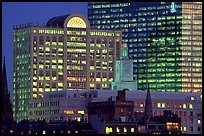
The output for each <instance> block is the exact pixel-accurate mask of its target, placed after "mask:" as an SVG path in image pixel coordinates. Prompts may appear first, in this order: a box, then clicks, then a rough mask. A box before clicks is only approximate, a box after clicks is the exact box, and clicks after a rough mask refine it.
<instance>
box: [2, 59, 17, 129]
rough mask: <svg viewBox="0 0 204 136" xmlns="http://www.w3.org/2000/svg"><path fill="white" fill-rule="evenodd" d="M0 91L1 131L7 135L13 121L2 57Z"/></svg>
mask: <svg viewBox="0 0 204 136" xmlns="http://www.w3.org/2000/svg"><path fill="white" fill-rule="evenodd" d="M1 91H2V92H1V98H2V109H1V110H2V129H3V133H9V131H10V130H11V129H13V125H14V121H13V112H12V104H11V103H10V96H9V93H8V83H7V76H6V63H5V57H4V64H3V73H2V90H1Z"/></svg>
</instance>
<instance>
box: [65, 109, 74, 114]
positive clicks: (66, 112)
mask: <svg viewBox="0 0 204 136" xmlns="http://www.w3.org/2000/svg"><path fill="white" fill-rule="evenodd" d="M64 114H74V111H73V110H64Z"/></svg>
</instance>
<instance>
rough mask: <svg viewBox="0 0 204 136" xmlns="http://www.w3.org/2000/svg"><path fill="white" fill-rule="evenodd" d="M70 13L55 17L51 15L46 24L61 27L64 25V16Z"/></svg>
mask: <svg viewBox="0 0 204 136" xmlns="http://www.w3.org/2000/svg"><path fill="white" fill-rule="evenodd" d="M69 15H70V14H68V15H63V16H56V17H53V18H51V19H50V20H49V21H48V22H47V24H46V26H58V27H63V26H64V21H65V20H66V18H67V17H68V16H69Z"/></svg>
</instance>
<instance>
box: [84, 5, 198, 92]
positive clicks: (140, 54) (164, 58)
mask: <svg viewBox="0 0 204 136" xmlns="http://www.w3.org/2000/svg"><path fill="white" fill-rule="evenodd" d="M88 18H89V20H90V24H91V25H92V26H93V27H94V28H98V29H116V30H117V29H119V30H122V40H123V43H127V45H128V56H129V58H130V59H132V60H133V61H134V67H133V70H134V71H133V75H134V79H136V80H137V88H138V90H147V82H148V83H149V87H150V89H151V91H164V92H202V2H89V3H88Z"/></svg>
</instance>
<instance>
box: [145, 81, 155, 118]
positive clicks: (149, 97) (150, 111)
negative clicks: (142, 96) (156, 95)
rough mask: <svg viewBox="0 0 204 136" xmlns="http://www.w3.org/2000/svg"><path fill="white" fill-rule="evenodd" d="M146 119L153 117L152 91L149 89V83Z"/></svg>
mask: <svg viewBox="0 0 204 136" xmlns="http://www.w3.org/2000/svg"><path fill="white" fill-rule="evenodd" d="M144 115H145V117H152V116H153V113H152V100H151V96H150V89H149V83H148V90H147V96H146V102H145V112H144Z"/></svg>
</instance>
